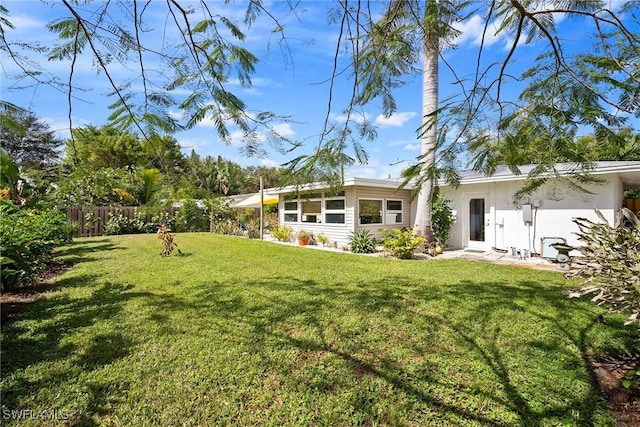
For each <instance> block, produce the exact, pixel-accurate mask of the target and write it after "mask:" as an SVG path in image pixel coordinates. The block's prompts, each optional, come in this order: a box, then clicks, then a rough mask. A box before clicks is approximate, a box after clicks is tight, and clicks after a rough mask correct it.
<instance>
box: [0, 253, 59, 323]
mask: <svg viewBox="0 0 640 427" xmlns="http://www.w3.org/2000/svg"><path fill="white" fill-rule="evenodd" d="M70 268H71V266H69V265H68V264H65V263H64V262H62V261H59V260H54V261H51V262H50V263H49V264H48V265H47V268H45V269H44V270H43V271H41V272H40V273H39V274H37V275H36V276H35V277H32V278H30V279H28V280H25V281H24V282H23V283H20V284H19V285H18V286H16V287H15V288H12V289H8V290H4V291H2V295H0V305H1V306H2V307H1V308H0V326H4V325H5V324H6V323H7V322H9V321H11V319H13V318H14V317H15V316H16V315H17V314H18V313H20V312H21V311H22V309H23V308H24V306H25V305H27V304H29V303H31V302H33V301H35V300H36V299H37V298H38V295H39V294H40V293H42V292H44V291H46V290H48V289H50V288H51V285H52V284H53V282H54V281H55V279H56V277H58V276H60V275H61V274H62V273H64V272H65V271H67V270H69V269H70Z"/></svg>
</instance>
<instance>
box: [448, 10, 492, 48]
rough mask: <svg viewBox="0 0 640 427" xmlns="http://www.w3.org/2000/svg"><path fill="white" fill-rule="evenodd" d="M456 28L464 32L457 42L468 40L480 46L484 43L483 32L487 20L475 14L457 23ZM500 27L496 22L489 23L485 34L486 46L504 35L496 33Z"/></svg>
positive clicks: (462, 42)
mask: <svg viewBox="0 0 640 427" xmlns="http://www.w3.org/2000/svg"><path fill="white" fill-rule="evenodd" d="M454 28H455V29H456V30H458V31H460V32H461V33H462V34H460V35H459V36H458V37H457V38H456V44H459V45H460V44H464V43H467V42H468V43H471V44H472V45H474V46H480V45H481V44H482V43H483V41H482V33H483V32H484V28H485V21H484V19H483V18H482V17H481V16H480V15H473V16H472V17H471V18H469V19H467V20H465V21H463V22H459V23H456V24H454ZM498 28H499V27H498V25H497V24H496V23H495V22H492V23H489V25H488V26H487V31H486V33H485V34H484V45H485V46H491V45H492V44H494V43H496V42H498V41H500V39H501V38H502V37H500V36H498V35H496V32H497V30H498Z"/></svg>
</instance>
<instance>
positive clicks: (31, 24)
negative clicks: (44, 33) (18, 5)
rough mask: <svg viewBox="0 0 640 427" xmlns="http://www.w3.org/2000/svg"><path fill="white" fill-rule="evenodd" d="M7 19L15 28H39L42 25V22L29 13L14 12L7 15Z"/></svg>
mask: <svg viewBox="0 0 640 427" xmlns="http://www.w3.org/2000/svg"><path fill="white" fill-rule="evenodd" d="M9 21H10V22H11V24H12V25H13V27H14V28H15V29H17V30H25V29H27V28H38V29H41V28H43V27H44V23H43V22H42V21H39V20H37V19H33V18H32V17H31V16H29V15H23V14H16V15H12V16H9Z"/></svg>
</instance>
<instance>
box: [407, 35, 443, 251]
mask: <svg viewBox="0 0 640 427" xmlns="http://www.w3.org/2000/svg"><path fill="white" fill-rule="evenodd" d="M428 30H429V29H428V28H427V31H428ZM423 37H424V42H423V49H422V54H423V61H424V70H423V72H422V133H421V138H420V140H421V142H420V147H421V148H420V155H421V158H420V161H421V164H422V167H421V177H422V184H421V186H420V189H419V191H420V192H419V194H418V200H417V206H418V208H417V212H416V220H415V223H414V226H413V232H414V234H416V235H418V236H423V237H425V238H427V239H428V240H432V233H431V202H432V197H431V196H432V190H433V180H432V178H431V177H432V169H433V167H434V166H435V158H436V156H435V154H436V143H437V138H438V127H437V120H436V111H437V109H438V40H437V37H434V36H430V35H429V34H425V35H424V36H423Z"/></svg>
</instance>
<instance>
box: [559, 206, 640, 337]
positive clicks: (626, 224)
mask: <svg viewBox="0 0 640 427" xmlns="http://www.w3.org/2000/svg"><path fill="white" fill-rule="evenodd" d="M595 212H596V215H597V216H598V218H599V219H600V220H601V221H602V222H600V223H596V222H593V221H591V220H589V219H586V218H576V219H574V220H573V222H575V223H576V224H577V225H578V228H579V229H580V231H579V232H578V233H576V234H577V235H578V239H579V240H580V241H581V242H582V244H581V245H580V246H578V247H577V248H576V249H577V250H578V251H580V254H581V256H580V257H575V258H574V264H575V266H576V267H577V269H576V271H574V272H569V273H568V274H567V276H569V277H572V276H578V277H581V278H583V281H582V284H581V285H582V286H581V288H580V289H578V290H576V291H574V292H572V293H571V296H572V297H580V296H583V295H588V294H595V296H594V297H593V299H592V301H594V302H596V303H597V304H598V305H605V306H607V307H609V310H610V311H612V312H622V313H628V314H630V316H629V318H628V320H627V323H626V324H631V323H634V322H640V318H639V316H640V262H638V260H640V219H638V217H637V216H636V215H635V214H634V213H633V212H632V211H631V210H629V209H627V208H622V209H621V210H620V211H618V212H616V216H615V219H614V223H613V225H609V223H608V221H607V219H606V218H605V217H604V215H602V212H600V211H599V210H598V209H596V211H595Z"/></svg>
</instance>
